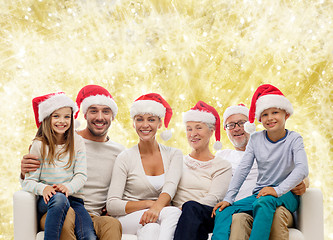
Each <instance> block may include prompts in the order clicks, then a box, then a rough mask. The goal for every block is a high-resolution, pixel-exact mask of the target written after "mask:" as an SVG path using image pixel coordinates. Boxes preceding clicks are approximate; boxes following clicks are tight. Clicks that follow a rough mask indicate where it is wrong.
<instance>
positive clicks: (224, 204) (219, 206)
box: [211, 201, 231, 218]
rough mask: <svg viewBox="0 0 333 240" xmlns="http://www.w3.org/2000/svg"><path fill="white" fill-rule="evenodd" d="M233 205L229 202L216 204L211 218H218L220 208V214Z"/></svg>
mask: <svg viewBox="0 0 333 240" xmlns="http://www.w3.org/2000/svg"><path fill="white" fill-rule="evenodd" d="M230 205H231V204H230V203H228V202H227V201H222V202H219V203H218V204H216V205H215V207H214V208H213V211H212V215H211V217H212V218H213V217H214V216H216V213H215V212H216V210H217V209H218V208H220V210H219V211H220V212H221V211H222V210H223V209H225V208H226V207H229V206H230Z"/></svg>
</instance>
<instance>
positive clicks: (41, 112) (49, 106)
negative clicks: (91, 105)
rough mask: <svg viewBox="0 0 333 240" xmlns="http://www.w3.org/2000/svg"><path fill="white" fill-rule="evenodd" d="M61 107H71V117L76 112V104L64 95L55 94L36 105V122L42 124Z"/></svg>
mask: <svg viewBox="0 0 333 240" xmlns="http://www.w3.org/2000/svg"><path fill="white" fill-rule="evenodd" d="M63 107H71V108H72V110H73V115H74V114H75V113H76V111H77V110H78V107H77V106H76V104H75V103H74V102H73V101H72V99H70V98H69V97H67V96H66V95H65V94H55V95H52V96H51V97H49V98H48V99H46V100H44V101H43V102H41V103H40V104H39V105H38V121H39V122H42V121H43V120H44V119H45V118H46V117H48V116H50V115H51V114H52V113H53V112H54V111H55V110H57V109H59V108H63Z"/></svg>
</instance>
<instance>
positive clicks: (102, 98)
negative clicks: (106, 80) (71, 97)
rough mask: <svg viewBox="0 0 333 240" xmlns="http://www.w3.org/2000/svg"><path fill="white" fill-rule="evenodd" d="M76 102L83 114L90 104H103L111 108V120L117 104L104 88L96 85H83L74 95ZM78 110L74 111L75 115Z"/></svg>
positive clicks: (114, 115) (114, 114)
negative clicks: (75, 95)
mask: <svg viewBox="0 0 333 240" xmlns="http://www.w3.org/2000/svg"><path fill="white" fill-rule="evenodd" d="M76 104H77V105H78V107H79V110H80V109H82V112H83V114H86V113H87V110H88V108H89V107H90V106H91V105H105V106H108V107H110V108H111V111H112V120H114V118H115V117H116V115H117V113H118V106H117V104H116V102H115V101H114V99H113V97H112V96H111V94H110V93H109V91H108V90H106V89H105V88H103V87H101V86H98V85H87V86H85V87H83V88H82V89H81V90H80V92H79V93H78V95H77V97H76ZM78 114H79V111H78V112H77V113H76V117H77V115H78Z"/></svg>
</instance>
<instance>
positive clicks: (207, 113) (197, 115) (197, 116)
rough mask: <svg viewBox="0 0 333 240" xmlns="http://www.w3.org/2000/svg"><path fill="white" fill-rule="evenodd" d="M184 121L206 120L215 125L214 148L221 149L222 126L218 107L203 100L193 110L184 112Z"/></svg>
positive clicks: (205, 121)
mask: <svg viewBox="0 0 333 240" xmlns="http://www.w3.org/2000/svg"><path fill="white" fill-rule="evenodd" d="M183 121H184V123H186V122H190V121H193V122H204V123H210V124H214V125H215V139H216V142H215V143H214V145H213V147H214V149H215V150H216V151H217V150H220V149H222V143H221V141H220V140H221V127H220V116H219V114H218V113H217V111H216V109H215V108H213V107H212V106H210V105H208V104H207V103H205V102H203V101H199V102H197V104H195V106H194V107H193V108H191V110H189V111H187V112H185V113H184V114H183Z"/></svg>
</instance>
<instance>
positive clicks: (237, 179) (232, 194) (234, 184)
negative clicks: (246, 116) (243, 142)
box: [223, 138, 255, 204]
mask: <svg viewBox="0 0 333 240" xmlns="http://www.w3.org/2000/svg"><path fill="white" fill-rule="evenodd" d="M251 139H252V138H250V140H249V143H248V144H247V146H246V150H245V153H244V156H243V158H242V160H241V161H240V163H239V165H238V167H237V169H236V171H235V174H234V175H233V176H232V178H231V182H230V185H229V188H228V192H227V194H226V195H225V197H224V199H223V201H226V202H228V203H230V204H233V202H234V199H235V198H236V196H237V194H238V191H239V189H240V187H241V186H242V184H243V182H244V181H245V179H246V177H247V175H248V174H249V172H250V171H251V168H252V166H253V162H254V158H255V155H254V151H253V144H252V142H253V141H251Z"/></svg>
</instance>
